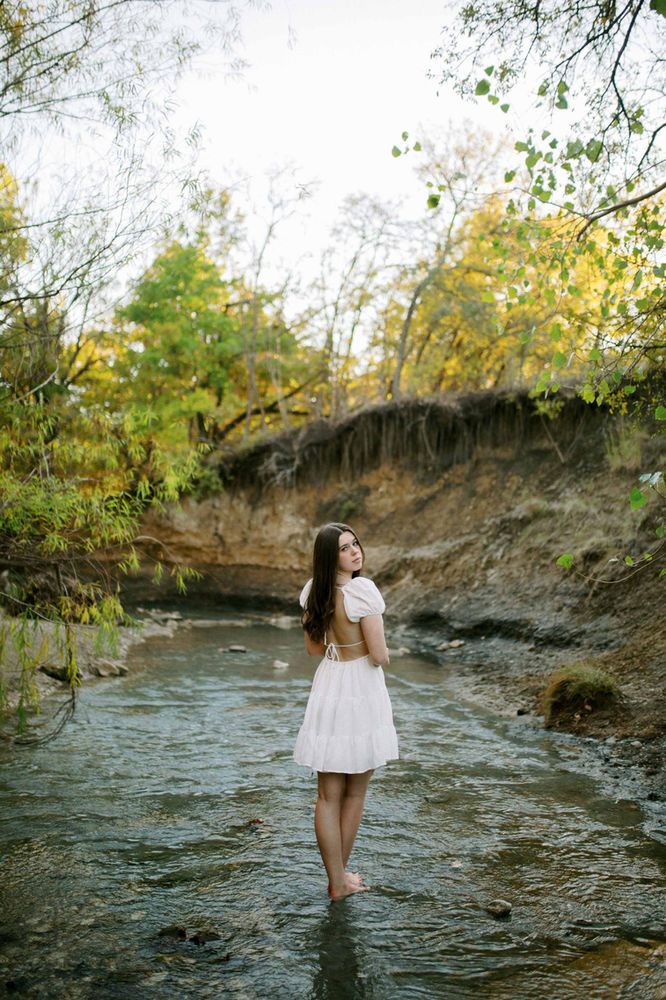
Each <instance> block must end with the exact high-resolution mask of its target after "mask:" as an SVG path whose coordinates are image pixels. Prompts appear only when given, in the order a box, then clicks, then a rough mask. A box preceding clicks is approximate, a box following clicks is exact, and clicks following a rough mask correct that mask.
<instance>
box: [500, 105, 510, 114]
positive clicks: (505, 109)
mask: <svg viewBox="0 0 666 1000" xmlns="http://www.w3.org/2000/svg"><path fill="white" fill-rule="evenodd" d="M508 110H509V105H508V104H500V111H503V112H504V114H506V113H507V111H508Z"/></svg>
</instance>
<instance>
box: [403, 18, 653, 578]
mask: <svg viewBox="0 0 666 1000" xmlns="http://www.w3.org/2000/svg"><path fill="white" fill-rule="evenodd" d="M454 11H455V12H454V24H455V29H454V30H453V31H452V32H450V33H449V35H448V38H449V42H450V44H448V45H447V49H446V58H447V61H446V64H445V65H444V66H443V71H442V78H443V79H446V80H455V82H456V84H457V86H458V88H459V90H460V91H461V92H462V93H468V94H469V93H470V92H473V93H474V94H475V95H476V97H479V98H483V97H485V98H486V99H487V100H488V101H490V102H491V103H492V104H494V105H498V106H499V108H500V110H501V111H503V112H505V113H507V112H508V111H509V109H510V100H511V94H512V87H513V86H514V84H515V83H516V82H517V81H518V80H519V79H520V78H521V76H522V75H523V74H525V73H527V74H528V75H531V74H533V73H534V74H536V73H538V78H539V80H540V84H539V86H538V91H537V98H538V104H537V113H538V114H539V115H540V118H541V122H542V124H541V126H540V127H536V126H534V127H531V128H530V129H529V130H528V132H527V135H524V136H522V137H521V138H520V139H519V140H518V141H517V142H516V144H515V149H516V152H517V153H518V154H520V158H521V161H522V162H516V163H514V164H513V165H512V167H511V169H509V170H507V172H506V175H505V181H506V183H507V185H510V184H512V185H513V186H512V188H511V190H510V197H508V199H507V217H506V219H505V220H504V222H503V224H502V226H503V238H502V239H501V240H499V241H497V243H496V244H495V245H494V246H493V247H492V250H493V252H492V253H490V254H489V255H488V258H487V260H488V265H489V266H491V267H494V268H495V269H496V271H497V274H498V275H502V276H504V278H505V282H506V286H507V289H510V288H511V287H513V288H518V287H519V286H520V281H521V279H522V278H523V276H524V270H525V267H526V266H530V267H531V268H532V269H533V273H534V276H535V280H534V281H533V282H531V283H530V284H529V286H528V287H527V288H526V289H525V290H524V291H521V293H520V297H521V298H522V301H523V303H527V304H530V303H534V301H535V296H541V295H545V296H546V297H547V298H549V299H550V300H551V301H552V302H553V303H560V302H562V301H564V300H565V299H566V297H567V296H570V297H573V299H576V298H578V299H583V298H585V299H586V300H587V301H586V306H585V308H584V309H576V310H573V312H572V313H569V312H567V315H566V321H565V322H559V321H556V322H555V323H554V324H553V326H552V330H551V333H552V355H551V357H550V359H549V360H548V361H547V362H546V364H545V365H544V368H543V371H542V372H541V374H540V375H539V377H538V379H537V381H536V386H535V389H536V391H537V392H538V393H544V394H545V395H552V394H554V393H557V391H558V390H559V389H560V387H561V386H563V385H569V386H571V387H573V388H575V389H576V390H577V391H579V392H580V394H581V395H582V397H583V399H585V400H586V401H587V402H589V403H591V404H595V405H602V404H603V405H607V406H611V407H613V408H620V409H621V410H622V412H626V413H628V414H629V415H632V414H633V415H640V416H641V417H642V419H644V420H645V419H647V420H648V421H651V420H652V421H654V426H655V429H657V428H658V427H659V424H660V422H661V421H662V420H664V419H665V418H666V406H664V405H663V403H664V395H663V392H664V378H663V369H664V366H663V361H664V343H665V341H666V338H665V334H664V331H665V320H666V295H665V293H664V283H663V278H664V275H665V273H666V272H665V271H664V262H663V247H664V224H665V220H664V214H665V213H664V198H663V192H664V191H665V190H666V182H664V181H663V178H662V174H663V162H664V160H663V148H662V145H663V143H662V140H663V135H664V129H666V122H664V121H663V118H662V106H661V104H660V102H659V101H658V100H655V99H654V98H655V97H656V96H657V95H662V94H663V90H664V82H665V77H664V73H665V65H666V64H665V63H664V60H663V56H662V47H663V45H662V43H663V39H664V35H665V34H666V20H665V18H666V6H664V4H663V3H662V2H661V0H652V2H651V3H650V4H649V5H648V3H647V0H628V2H626V3H625V4H623V5H621V6H616V5H614V4H607V3H605V2H601V0H598V2H597V0H595V2H593V3H591V4H589V5H587V6H583V5H581V4H579V3H578V2H577V0H568V2H566V3H564V4H555V3H554V2H548V3H545V4H544V3H537V4H535V5H530V4H524V3H522V2H521V0H509V2H507V3H503V4H500V5H499V6H497V5H496V4H490V3H486V2H482V3H479V4H474V5H462V4H456V5H455V8H454ZM438 55H439V56H440V57H442V56H443V55H444V50H443V49H440V50H438ZM503 99H504V100H503ZM502 101H503V103H502ZM570 102H571V103H572V104H573V112H574V114H573V115H567V112H568V109H569V104H570ZM558 115H560V116H562V117H561V118H560V119H559V121H560V122H564V123H565V125H566V126H567V128H566V131H565V133H564V135H562V134H559V133H560V129H559V126H558V118H557V116H558ZM399 152H400V151H399ZM511 234H513V235H514V236H515V238H516V239H517V240H518V243H519V245H520V246H521V247H522V258H523V259H522V260H518V261H517V262H516V263H515V264H514V265H513V266H512V265H511V256H512V255H511V251H510V249H509V247H508V245H507V244H508V241H509V239H510V238H511ZM544 237H545V238H544ZM581 275H585V276H587V281H588V283H587V284H586V285H584V284H583V283H581V282H580V280H578V278H577V276H581ZM590 279H591V280H590ZM527 349H528V350H531V349H532V342H531V341H530V342H528V344H527ZM641 480H642V482H643V483H644V484H645V485H644V486H638V485H635V486H634V488H633V489H632V491H631V502H632V506H634V507H640V506H641V505H643V504H644V503H646V502H647V499H648V496H647V494H648V493H649V491H650V490H653V491H655V492H656V493H657V494H659V496H660V497H661V499H662V501H663V499H666V495H665V491H664V483H665V474H664V471H663V470H657V471H655V470H653V469H650V470H649V471H647V472H646V473H644V474H643V476H641ZM659 517H663V512H662V515H659V516H658V521H659ZM662 528H663V525H662V524H661V523H658V524H657V528H656V530H657V532H658V533H659V532H660V531H661V530H662ZM660 544H661V543H660ZM653 556H654V553H652V552H648V553H646V555H645V558H644V559H643V560H642V565H645V566H647V565H650V564H651V563H652V560H653ZM563 565H564V563H563ZM664 572H666V571H664Z"/></svg>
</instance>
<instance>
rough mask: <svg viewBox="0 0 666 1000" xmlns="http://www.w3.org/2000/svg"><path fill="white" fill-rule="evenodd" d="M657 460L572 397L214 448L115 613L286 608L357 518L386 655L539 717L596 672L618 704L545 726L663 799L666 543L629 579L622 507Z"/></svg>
mask: <svg viewBox="0 0 666 1000" xmlns="http://www.w3.org/2000/svg"><path fill="white" fill-rule="evenodd" d="M662 448H663V435H662V440H661V441H660V439H659V438H658V437H656V436H652V437H651V436H650V434H649V433H648V432H647V431H645V430H643V429H641V428H636V427H635V426H629V425H627V424H626V423H625V422H624V421H623V419H622V417H621V416H612V415H610V414H608V413H606V412H604V411H596V410H593V409H591V408H590V407H588V406H585V405H584V404H582V403H581V401H580V400H577V399H574V398H572V399H569V400H567V401H565V402H564V404H563V406H562V408H561V410H560V411H559V412H558V414H557V416H556V418H555V419H550V418H544V416H543V414H542V413H541V412H540V411H539V410H538V408H537V407H536V405H535V403H534V401H533V400H530V399H529V398H528V397H527V396H525V395H523V396H520V395H514V396H506V395H505V396H502V395H501V394H497V393H486V394H476V395H475V396H472V397H469V396H468V397H464V398H463V399H462V400H456V399H451V400H448V401H444V402H443V401H438V402H436V403H434V402H427V401H413V402H409V403H405V404H399V405H398V404H396V405H393V404H386V405H384V406H380V407H372V408H368V409H367V410H365V411H361V412H359V413H358V414H355V415H353V416H351V417H349V418H348V419H347V420H345V421H342V422H340V423H338V424H335V425H330V424H326V423H325V422H321V423H319V424H315V425H312V424H310V425H307V426H306V427H304V428H303V429H302V430H298V431H296V430H295V431H293V432H289V433H287V434H284V435H281V436H279V437H277V438H269V439H266V440H265V441H263V442H261V443H259V444H257V445H255V446H252V447H250V448H248V449H245V450H240V451H238V450H236V451H233V452H229V453H225V454H221V455H213V456H211V459H210V461H211V466H210V469H209V475H208V478H207V483H208V485H207V488H206V490H205V491H202V492H201V493H200V494H199V495H198V496H192V497H188V498H186V499H185V500H184V501H183V503H182V504H181V505H180V506H172V507H166V508H165V509H163V510H161V511H151V512H150V513H149V514H148V515H147V516H146V518H145V520H144V524H143V526H142V530H143V542H142V543H141V548H142V552H143V568H142V570H141V571H140V572H139V573H137V574H135V575H132V576H129V577H124V578H121V580H120V582H121V585H122V587H123V593H124V601H125V603H126V605H127V606H128V608H129V609H130V610H131V609H132V608H133V607H134V608H136V607H149V606H153V608H154V606H161V607H165V608H168V607H170V606H171V607H174V608H178V609H179V611H180V613H181V614H182V615H183V617H184V618H187V616H188V608H195V607H196V608H197V609H205V608H210V609H211V614H212V615H213V616H214V615H217V614H219V613H220V612H221V611H222V610H227V611H229V612H231V613H233V612H234V611H238V612H240V613H242V615H244V616H247V614H248V613H250V614H252V615H270V614H283V615H284V614H286V615H294V613H295V611H297V597H298V593H299V592H300V589H301V587H302V585H303V582H304V581H305V580H306V579H307V577H308V576H309V575H310V570H309V559H310V551H311V544H312V539H313V537H314V534H315V532H316V529H317V526H318V525H320V524H321V523H323V522H324V521H327V520H342V521H345V522H349V523H351V524H352V525H353V527H354V528H355V530H356V531H357V532H358V533H359V535H360V537H361V540H362V542H363V545H364V548H365V551H366V563H365V567H364V573H365V575H367V576H370V577H372V578H374V579H375V581H376V582H377V584H378V585H379V587H380V588H381V590H382V592H383V593H384V596H385V599H386V604H387V628H388V630H389V632H390V633H392V634H394V636H395V641H394V643H393V644H394V645H395V646H396V648H398V647H400V646H407V647H409V648H412V647H414V648H415V649H416V648H417V649H418V650H419V651H420V652H421V653H423V654H424V655H427V656H428V657H430V658H433V659H435V660H436V661H437V662H439V663H440V664H441V666H442V669H443V670H446V671H447V674H448V675H449V676H450V678H451V681H452V683H455V684H457V685H459V690H460V694H461V697H466V698H468V699H478V700H479V703H481V704H483V705H484V706H485V707H487V708H489V709H490V710H492V711H493V712H495V713H497V714H500V715H506V716H511V715H513V716H516V715H517V714H520V715H525V716H529V717H530V718H533V719H535V720H536V721H537V722H538V724H540V725H543V695H544V691H545V690H546V688H547V685H548V683H549V678H550V677H551V676H552V674H553V672H554V671H557V670H559V669H560V668H563V667H565V668H566V667H568V666H570V665H572V664H580V663H583V664H584V665H586V666H587V667H589V668H591V669H595V670H600V671H602V672H603V674H604V676H606V677H608V678H610V679H611V680H612V681H613V683H614V684H615V685H616V686H617V690H618V697H617V699H616V700H615V702H614V703H613V704H612V705H607V706H600V705H596V704H594V703H593V702H587V701H585V700H583V701H582V703H581V704H580V705H575V704H574V705H572V706H571V707H570V708H569V709H567V708H566V707H565V708H564V709H562V710H561V711H560V712H559V713H558V714H557V716H556V717H555V718H553V719H552V720H551V725H552V727H553V728H554V729H556V730H559V731H562V732H571V733H573V734H574V735H576V736H579V737H581V738H583V739H587V738H594V739H595V740H597V741H598V742H599V745H600V746H602V745H603V746H605V747H607V752H608V755H609V759H610V757H613V759H615V758H616V757H618V756H621V754H626V756H627V759H628V761H629V762H630V764H629V766H634V762H635V761H640V762H641V767H642V769H643V771H644V772H645V774H646V777H647V778H648V779H649V780H650V782H651V784H650V787H649V793H651V794H653V795H655V796H659V797H662V796H666V788H664V780H665V779H664V752H663V742H664V737H665V735H666V617H665V616H664V615H663V614H661V613H660V610H659V609H660V608H661V607H662V606H663V601H664V593H665V591H664V586H665V582H664V581H663V580H661V581H660V580H659V578H658V574H659V569H660V567H662V566H663V564H664V548H663V546H662V549H661V550H656V549H655V556H654V560H653V562H652V563H651V564H649V565H645V566H644V568H642V569H640V570H637V569H636V567H630V566H628V565H627V563H626V562H625V556H627V557H628V558H629V559H633V560H637V559H640V556H641V554H642V553H644V552H646V551H648V550H650V549H651V548H652V549H654V548H655V529H656V527H657V526H658V525H659V524H660V523H661V519H662V518H663V512H662V508H661V507H660V505H659V503H658V501H657V499H656V497H651V498H650V499H649V500H648V502H647V503H646V504H644V505H643V506H641V507H640V508H637V509H632V508H631V507H630V505H629V503H628V501H627V497H628V494H629V492H630V489H631V486H632V484H633V483H634V482H635V481H636V478H637V475H638V472H639V470H643V469H646V468H648V469H649V468H653V467H654V468H658V467H660V463H661V465H663V461H664V454H663V451H662V450H661V449H662ZM562 552H570V553H572V554H573V556H574V567H573V569H572V570H571V571H569V572H566V571H564V570H563V569H561V568H560V567H558V566H557V565H556V560H557V557H558V556H559V555H560V554H561V553H562ZM156 561H161V562H164V563H165V564H166V567H167V568H168V566H169V564H170V563H171V564H173V563H174V562H178V563H183V564H186V565H190V566H192V567H193V568H195V569H197V570H199V572H200V573H201V578H200V579H193V580H190V581H188V592H187V596H186V599H185V600H184V601H183V598H182V597H181V596H180V595H178V594H177V593H176V590H175V585H174V583H173V579H172V578H171V577H170V576H169V574H168V572H167V573H165V574H164V582H163V583H162V584H160V585H159V586H158V585H156V584H155V583H154V582H153V579H152V576H153V568H154V564H155V562H156ZM169 602H172V604H171V605H170V604H169ZM153 624H155V622H153ZM151 627H152V626H151ZM82 662H83V661H82ZM84 672H85V669H84ZM90 672H94V665H92V666H91V667H90ZM646 794H647V793H646Z"/></svg>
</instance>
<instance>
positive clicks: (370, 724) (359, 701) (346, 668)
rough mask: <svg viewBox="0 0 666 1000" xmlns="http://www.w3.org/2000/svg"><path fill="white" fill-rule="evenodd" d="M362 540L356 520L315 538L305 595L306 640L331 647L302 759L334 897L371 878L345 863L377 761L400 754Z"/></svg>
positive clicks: (318, 679) (378, 599) (299, 751)
mask: <svg viewBox="0 0 666 1000" xmlns="http://www.w3.org/2000/svg"><path fill="white" fill-rule="evenodd" d="M363 558H364V553H363V548H362V547H361V543H360V542H359V540H358V538H357V537H356V533H355V532H354V531H353V530H352V529H351V528H350V527H349V525H347V524H327V525H325V526H324V527H323V528H322V529H321V530H320V532H319V533H318V535H317V537H316V539H315V543H314V553H313V559H312V579H311V580H308V582H307V583H306V584H305V586H304V587H303V590H302V592H301V596H300V603H301V607H302V608H303V618H302V622H303V629H304V632H305V648H306V649H307V651H308V653H310V654H311V655H317V656H322V655H323V659H322V660H321V663H320V664H319V666H318V667H317V670H316V672H315V675H314V679H313V682H312V690H311V691H310V697H309V699H308V704H307V707H306V709H305V718H304V720H303V725H302V726H301V729H300V732H299V734H298V737H297V739H296V746H295V748H294V760H295V761H296V763H297V764H303V765H305V766H306V767H310V768H312V770H314V771H317V804H316V807H315V834H316V836H317V844H318V845H319V851H320V853H321V857H322V861H323V862H324V866H325V868H326V871H327V873H328V880H329V882H328V893H329V896H330V897H331V899H334V900H336V899H344V897H345V896H350V895H351V894H352V893H354V892H363V891H365V890H366V889H368V888H369V886H367V885H364V884H363V879H362V878H361V876H359V875H358V874H357V873H355V872H349V871H347V870H346V866H347V862H348V860H349V855H350V854H351V850H352V847H353V845H354V840H355V839H356V833H357V831H358V827H359V824H360V822H361V816H362V814H363V804H364V801H365V793H366V791H367V788H368V782H369V781H370V778H371V776H372V772H373V770H374V768H376V767H379V766H380V765H382V764H385V763H386V762H387V761H388V760H395V759H396V758H397V757H398V738H397V735H396V731H395V728H394V726H393V713H392V711H391V702H390V699H389V695H388V691H387V690H386V683H385V681H384V671H383V670H382V666H388V663H389V653H388V649H387V648H386V641H385V639H384V623H383V619H382V614H383V612H384V607H385V605H384V601H383V599H382V595H381V594H380V593H379V591H378V590H377V587H376V586H375V585H374V583H373V582H372V580H368V579H367V578H366V577H362V576H359V573H360V571H361V567H362V566H363Z"/></svg>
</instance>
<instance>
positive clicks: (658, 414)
mask: <svg viewBox="0 0 666 1000" xmlns="http://www.w3.org/2000/svg"><path fill="white" fill-rule="evenodd" d="M654 416H655V419H656V420H666V406H658V407H657V409H656V410H655V411H654Z"/></svg>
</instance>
